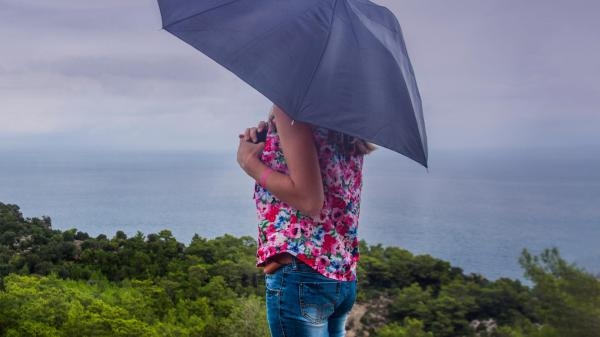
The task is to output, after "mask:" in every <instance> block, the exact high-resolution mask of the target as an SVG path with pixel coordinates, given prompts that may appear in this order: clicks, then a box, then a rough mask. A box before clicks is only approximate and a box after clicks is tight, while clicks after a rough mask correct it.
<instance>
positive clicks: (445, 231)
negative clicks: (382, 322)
mask: <svg viewBox="0 0 600 337" xmlns="http://www.w3.org/2000/svg"><path fill="white" fill-rule="evenodd" d="M598 154H599V153H598V152H596V153H593V154H590V153H583V152H582V153H580V154H577V153H572V152H564V153H562V154H561V153H560V152H553V151H539V150H536V151H534V150H531V151H522V153H520V154H515V153H509V152H501V151H494V153H483V152H479V153H478V152H470V153H464V152H463V153H434V154H432V155H431V166H432V169H431V171H430V172H429V173H427V172H426V171H425V170H424V169H421V168H419V167H417V166H416V165H415V164H413V163H411V162H409V161H408V160H407V159H405V158H403V157H401V156H399V155H395V154H393V153H391V152H388V151H386V150H379V151H377V153H376V154H374V155H372V156H370V157H368V158H367V159H366V162H365V185H364V189H363V204H362V208H361V224H360V229H359V233H360V236H361V237H362V238H364V239H366V240H367V241H368V242H369V243H370V244H374V243H382V244H384V245H393V246H400V247H403V248H406V249H408V250H410V251H412V252H414V253H417V254H424V253H426V254H431V255H433V256H435V257H438V258H442V259H445V260H448V261H450V262H452V263H453V264H455V265H457V266H459V267H461V268H463V269H464V270H465V271H466V272H478V273H481V274H483V275H484V276H486V277H488V278H491V279H495V278H498V277H501V276H507V277H511V278H521V277H522V271H521V269H520V267H519V265H518V263H517V259H518V256H519V254H520V252H521V250H522V249H523V248H528V249H530V250H531V251H533V252H535V253H538V252H539V251H540V250H542V249H544V248H549V247H553V246H556V247H558V248H559V249H560V250H561V253H562V255H563V256H564V257H565V258H566V259H568V260H569V261H574V262H576V263H578V264H579V265H581V266H583V267H585V268H586V269H588V270H589V271H591V272H593V273H600V244H599V242H600V159H598V158H600V156H598ZM252 188H253V182H252V181H251V180H250V179H249V178H247V177H246V176H245V175H244V174H243V173H242V171H241V170H240V169H239V168H238V167H237V164H236V162H235V157H234V155H233V154H203V153H118V154H109V153H94V154H82V153H71V154H56V153H46V154H44V153H19V154H15V153H0V201H2V202H4V203H14V204H18V205H20V206H21V209H22V211H23V212H24V214H25V216H28V217H34V216H41V215H49V216H51V218H52V219H53V226H54V228H58V229H68V228H73V227H75V228H78V229H79V230H82V231H85V232H88V233H90V234H91V235H94V236H95V235H98V234H101V233H103V234H107V235H109V236H112V235H113V234H114V233H115V231H117V230H124V231H125V232H126V233H129V234H134V233H135V232H136V231H138V230H140V231H142V232H144V233H145V234H148V233H151V232H158V231H159V230H161V229H165V228H166V229H170V230H171V231H172V232H173V234H174V235H175V236H176V237H177V238H178V239H179V241H182V242H184V243H186V244H187V243H189V241H190V239H191V237H192V235H193V234H194V233H198V234H200V235H201V236H204V237H215V236H219V235H222V234H225V233H230V234H233V235H236V236H240V235H251V236H255V234H256V229H255V225H256V224H255V221H254V219H255V213H254V209H253V205H254V204H253V201H252Z"/></svg>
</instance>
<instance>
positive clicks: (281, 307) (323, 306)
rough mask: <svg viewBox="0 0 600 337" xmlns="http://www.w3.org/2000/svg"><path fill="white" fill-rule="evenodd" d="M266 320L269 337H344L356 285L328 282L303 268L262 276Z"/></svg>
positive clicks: (299, 265) (292, 267) (295, 266)
mask: <svg viewBox="0 0 600 337" xmlns="http://www.w3.org/2000/svg"><path fill="white" fill-rule="evenodd" d="M265 285H266V293H267V294H266V296H267V320H268V321H269V328H270V330H271V336H272V337H343V336H344V335H345V333H346V329H345V328H346V319H347V318H348V314H349V313H350V310H351V309H352V305H354V301H355V300H356V281H348V282H344V281H336V280H333V279H330V278H327V277H325V276H323V275H321V274H319V273H318V272H317V271H315V270H314V269H312V268H311V267H309V266H307V265H306V264H304V263H302V262H300V261H298V260H296V258H294V259H293V262H292V263H291V264H288V265H285V266H283V267H281V268H279V269H277V270H276V271H275V272H274V273H272V274H267V275H265Z"/></svg>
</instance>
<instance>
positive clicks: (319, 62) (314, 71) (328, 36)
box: [297, 0, 338, 113]
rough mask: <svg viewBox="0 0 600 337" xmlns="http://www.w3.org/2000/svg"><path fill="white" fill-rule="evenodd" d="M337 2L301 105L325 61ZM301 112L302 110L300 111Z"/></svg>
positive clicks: (336, 0) (336, 1)
mask: <svg viewBox="0 0 600 337" xmlns="http://www.w3.org/2000/svg"><path fill="white" fill-rule="evenodd" d="M337 4H338V0H335V3H334V4H333V10H332V13H331V20H330V21H329V31H328V32H327V41H325V46H323V50H322V51H321V55H320V56H319V61H318V62H317V65H316V67H315V69H314V70H313V72H312V74H311V76H310V81H308V84H307V85H306V88H304V94H303V95H302V99H301V100H300V101H299V102H300V103H299V104H301V105H302V104H303V102H304V99H305V98H306V95H308V90H309V89H310V86H311V85H312V82H313V81H314V79H315V74H316V73H317V70H319V68H320V67H321V63H322V62H323V55H325V51H326V50H327V47H328V46H329V39H330V38H331V27H333V19H334V18H335V11H336V8H337ZM300 108H302V107H301V106H300ZM297 109H298V108H297ZM298 110H300V109H298ZM299 112H300V111H298V113H299Z"/></svg>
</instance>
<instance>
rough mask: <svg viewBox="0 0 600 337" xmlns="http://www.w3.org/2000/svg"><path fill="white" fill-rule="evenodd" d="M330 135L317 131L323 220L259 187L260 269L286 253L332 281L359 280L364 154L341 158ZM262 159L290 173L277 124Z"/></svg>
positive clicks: (279, 169)
mask: <svg viewBox="0 0 600 337" xmlns="http://www.w3.org/2000/svg"><path fill="white" fill-rule="evenodd" d="M329 132H330V131H329V130H328V129H324V128H320V127H313V134H314V139H315V144H316V148H317V153H318V157H319V164H320V166H321V175H322V178H323V187H324V192H325V201H324V205H323V209H322V211H321V214H320V216H318V217H314V218H313V217H310V216H305V215H303V214H302V213H301V212H300V211H298V210H296V209H294V208H293V207H291V206H290V205H288V204H287V203H285V202H283V201H281V200H279V199H277V198H276V197H275V196H274V195H272V194H271V193H270V192H269V191H268V190H266V189H265V188H263V187H262V186H260V185H259V184H256V185H255V191H254V200H255V202H256V210H257V214H258V220H259V223H258V251H257V265H258V266H260V265H263V264H264V262H265V261H266V260H267V259H268V258H269V257H271V256H274V255H276V254H279V253H283V252H287V253H289V254H291V255H294V256H296V257H297V258H298V259H299V260H301V261H302V262H304V263H306V264H307V265H309V266H311V267H312V268H313V269H315V270H316V271H318V272H319V273H320V274H322V275H324V276H326V277H328V278H331V279H335V280H339V281H353V280H355V279H356V263H357V262H358V258H359V252H358V243H359V242H358V237H357V229H358V216H359V208H360V192H361V188H362V163H363V156H362V155H344V154H342V153H341V152H340V151H339V150H337V146H336V145H334V144H332V143H331V142H329V141H328V139H329V137H328V135H329ZM261 159H262V162H263V163H265V164H266V165H267V166H269V167H270V168H272V169H273V170H275V171H278V172H280V173H283V174H289V172H288V168H287V165H286V163H285V159H284V157H283V152H282V151H281V147H280V143H279V136H278V135H277V131H276V127H275V125H274V123H273V122H269V130H268V134H267V140H266V143H265V148H264V150H263V153H262V156H261Z"/></svg>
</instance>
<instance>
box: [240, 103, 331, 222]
mask: <svg viewBox="0 0 600 337" xmlns="http://www.w3.org/2000/svg"><path fill="white" fill-rule="evenodd" d="M273 114H274V116H275V122H276V125H277V133H278V134H279V140H280V142H281V148H282V151H283V155H284V157H285V161H286V164H287V166H288V170H289V175H285V174H282V173H279V172H272V173H270V174H269V175H268V178H267V179H266V181H265V186H263V187H265V188H266V189H267V190H269V192H271V193H273V195H275V196H276V197H277V198H278V199H280V200H282V201H284V202H286V203H288V204H289V205H290V206H292V207H294V208H296V209H298V210H299V211H300V212H302V213H303V214H305V215H309V216H318V215H319V214H320V213H321V208H322V207H323V201H324V200H325V193H324V191H323V182H322V178H321V169H320V166H319V159H318V156H317V149H316V147H315V142H314V138H313V133H312V128H311V126H310V125H309V124H306V123H302V122H294V123H293V124H292V119H291V118H290V117H289V116H288V115H287V114H286V113H285V112H283V110H281V109H279V108H278V107H274V109H273ZM247 135H248V132H246V135H240V145H239V148H238V163H239V164H240V166H241V167H242V169H244V171H246V173H247V174H248V175H249V176H251V177H252V178H254V179H255V180H257V181H258V180H259V179H260V177H261V175H262V174H263V173H264V172H265V170H269V168H268V167H267V166H266V165H265V164H263V163H262V162H261V161H260V159H259V155H260V153H261V152H262V149H263V148H264V143H260V144H253V143H251V142H249V141H247V139H248V137H247Z"/></svg>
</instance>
